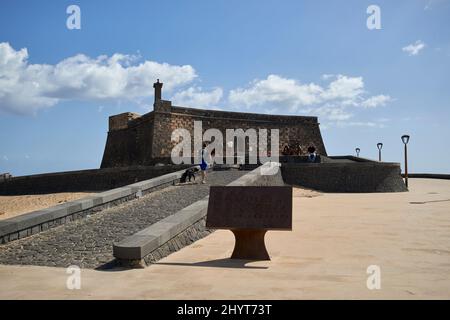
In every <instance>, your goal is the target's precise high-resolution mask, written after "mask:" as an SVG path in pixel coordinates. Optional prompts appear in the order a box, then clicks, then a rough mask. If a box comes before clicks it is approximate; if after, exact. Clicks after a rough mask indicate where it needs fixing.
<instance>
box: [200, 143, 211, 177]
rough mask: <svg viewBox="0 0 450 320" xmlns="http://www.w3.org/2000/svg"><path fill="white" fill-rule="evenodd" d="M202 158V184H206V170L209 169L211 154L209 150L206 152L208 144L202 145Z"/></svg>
mask: <svg viewBox="0 0 450 320" xmlns="http://www.w3.org/2000/svg"><path fill="white" fill-rule="evenodd" d="M200 152H201V157H202V162H201V163H200V169H201V170H202V182H201V183H203V184H205V183H206V170H207V169H208V165H209V153H208V150H206V143H205V142H204V143H203V145H202V150H201V151H200Z"/></svg>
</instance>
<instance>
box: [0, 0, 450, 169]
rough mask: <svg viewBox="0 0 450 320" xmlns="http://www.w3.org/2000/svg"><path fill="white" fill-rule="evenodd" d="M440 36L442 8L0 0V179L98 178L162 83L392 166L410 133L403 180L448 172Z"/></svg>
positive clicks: (201, 102) (442, 3) (449, 18)
mask: <svg viewBox="0 0 450 320" xmlns="http://www.w3.org/2000/svg"><path fill="white" fill-rule="evenodd" d="M72 4H75V5H78V6H79V7H80V9H81V29H80V30H69V29H68V28H67V27H66V20H67V18H68V16H69V15H68V14H67V13H66V8H67V7H68V6H69V5H72ZM371 4H375V5H378V6H379V7H380V9H381V27H382V28H381V30H369V29H368V28H367V26H366V20H367V18H368V16H369V15H368V14H367V13H366V10H367V7H368V6H369V5H371ZM449 27H450V1H449V0H431V1H430V0H408V1H407V0H398V1H381V0H380V1H374V0H372V1H361V0H354V1H312V0H311V1H298V0H297V1H262V0H259V1H253V0H249V1H234V0H232V1H229V0H228V1H218V0H208V1H206V0H205V1H200V0H199V1H138V0H133V1H111V0H109V1H100V0H95V1H61V0H60V1H50V0H48V1H30V0H27V1H20V0H2V1H1V3H0V172H11V173H12V174H13V175H23V174H34V173H41V172H52V171H62V170H77V169H84V168H97V167H99V165H100V162H101V157H102V154H103V150H104V146H105V142H106V134H107V130H108V128H107V125H108V117H109V116H110V115H113V114H117V113H121V112H125V111H132V112H138V113H141V114H143V113H146V112H148V111H149V110H150V108H151V103H152V101H153V97H152V94H153V88H152V86H151V84H152V83H153V82H154V80H155V79H156V77H158V78H160V79H161V80H162V81H163V82H164V83H165V86H164V89H163V98H165V99H171V100H173V101H174V103H175V104H181V105H186V106H191V107H204V108H219V109H223V110H234V111H243V112H266V113H277V114H299V115H317V116H319V121H320V122H321V127H322V135H323V138H324V141H325V145H326V148H327V151H328V153H329V154H331V155H342V154H353V153H354V149H355V147H360V148H361V156H364V157H368V158H376V157H377V152H378V151H377V148H376V143H377V142H379V141H381V142H383V143H384V148H383V160H386V161H394V162H400V161H402V159H403V153H402V152H403V145H402V143H401V140H400V136H401V135H402V134H404V133H408V134H410V135H411V141H410V144H409V150H410V155H409V156H410V171H411V172H439V173H450V148H448V142H447V140H448V138H449V137H450V129H449V126H448V123H449V120H450V90H449V89H450V88H449V86H450V85H449V84H450V32H449V30H450V29H449Z"/></svg>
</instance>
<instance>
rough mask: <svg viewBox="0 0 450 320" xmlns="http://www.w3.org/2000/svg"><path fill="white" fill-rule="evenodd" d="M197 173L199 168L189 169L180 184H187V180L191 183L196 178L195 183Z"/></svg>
mask: <svg viewBox="0 0 450 320" xmlns="http://www.w3.org/2000/svg"><path fill="white" fill-rule="evenodd" d="M197 171H198V168H191V169H187V170H186V171H185V172H184V173H183V175H182V176H181V179H180V183H185V182H186V181H187V180H189V182H191V178H194V181H195V173H196V172H197Z"/></svg>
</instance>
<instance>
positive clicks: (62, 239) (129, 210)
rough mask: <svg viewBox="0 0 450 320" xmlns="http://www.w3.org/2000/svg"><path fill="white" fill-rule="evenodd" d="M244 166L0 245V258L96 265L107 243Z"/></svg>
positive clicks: (103, 259)
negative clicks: (204, 182) (203, 181)
mask: <svg viewBox="0 0 450 320" xmlns="http://www.w3.org/2000/svg"><path fill="white" fill-rule="evenodd" d="M245 173H248V172H245V171H237V170H229V171H217V172H211V173H209V174H208V177H207V180H208V183H207V184H204V185H201V184H186V185H177V186H170V187H166V188H164V189H162V190H158V191H155V192H152V193H150V194H147V195H145V196H144V197H142V198H140V199H138V200H133V201H130V202H126V203H124V204H121V205H119V206H116V207H113V208H110V209H106V210H103V211H102V212H99V213H97V214H95V215H92V216H89V217H88V218H85V219H81V220H76V221H72V222H70V223H67V224H65V225H62V226H60V227H57V228H54V229H50V230H48V231H46V232H42V233H39V234H36V235H34V236H32V237H29V238H24V239H21V240H18V241H14V242H11V243H8V244H6V245H3V246H0V264H13V265H40V266H57V267H68V266H69V265H78V266H80V267H81V268H97V267H100V266H102V265H104V264H107V263H108V262H111V261H112V260H113V255H112V252H113V250H112V245H113V243H114V242H118V241H120V240H122V239H123V238H125V237H127V236H130V235H132V234H134V233H136V232H138V231H140V230H142V229H144V228H146V227H148V226H149V225H152V224H153V223H155V222H157V221H159V220H161V219H163V218H165V217H168V216H170V215H172V214H174V213H176V212H177V211H179V210H181V209H183V208H184V207H187V206H189V205H190V204H192V203H194V202H196V201H198V200H200V199H202V198H204V197H205V196H207V195H208V194H209V186H210V185H226V184H228V183H230V182H232V181H234V180H236V179H237V178H239V177H241V176H242V175H244V174H245Z"/></svg>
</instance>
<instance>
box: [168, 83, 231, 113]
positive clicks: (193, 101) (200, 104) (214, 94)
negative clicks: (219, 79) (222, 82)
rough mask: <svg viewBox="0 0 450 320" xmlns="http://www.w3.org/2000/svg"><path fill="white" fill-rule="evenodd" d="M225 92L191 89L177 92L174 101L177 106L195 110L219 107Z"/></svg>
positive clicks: (217, 89)
mask: <svg viewBox="0 0 450 320" xmlns="http://www.w3.org/2000/svg"><path fill="white" fill-rule="evenodd" d="M222 96H223V90H222V89H221V88H214V89H213V90H211V91H202V88H200V87H190V88H188V89H186V90H183V91H180V92H177V93H176V94H175V95H174V96H173V97H172V99H171V100H172V101H173V103H174V104H175V105H182V106H186V107H193V108H211V107H213V106H215V105H217V104H218V103H219V101H220V99H222Z"/></svg>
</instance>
